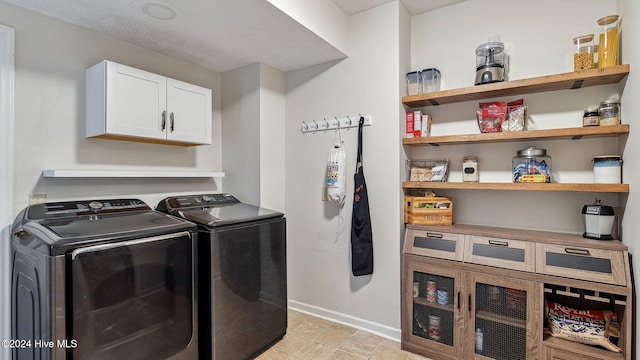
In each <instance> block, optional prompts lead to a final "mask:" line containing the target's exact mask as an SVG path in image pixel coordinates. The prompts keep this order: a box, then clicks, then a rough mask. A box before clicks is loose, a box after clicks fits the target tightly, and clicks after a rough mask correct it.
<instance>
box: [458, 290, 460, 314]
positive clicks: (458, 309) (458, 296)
mask: <svg viewBox="0 0 640 360" xmlns="http://www.w3.org/2000/svg"><path fill="white" fill-rule="evenodd" d="M458 310H460V291H458Z"/></svg>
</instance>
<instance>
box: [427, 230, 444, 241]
mask: <svg viewBox="0 0 640 360" xmlns="http://www.w3.org/2000/svg"><path fill="white" fill-rule="evenodd" d="M427 237H430V238H434V239H442V234H436V233H430V232H428V233H427Z"/></svg>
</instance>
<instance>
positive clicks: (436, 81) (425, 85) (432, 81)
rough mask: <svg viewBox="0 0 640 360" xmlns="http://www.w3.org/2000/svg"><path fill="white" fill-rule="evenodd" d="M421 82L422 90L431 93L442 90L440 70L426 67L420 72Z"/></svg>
mask: <svg viewBox="0 0 640 360" xmlns="http://www.w3.org/2000/svg"><path fill="white" fill-rule="evenodd" d="M420 82H421V83H422V92H423V93H430V92H435V91H440V70H438V69H434V68H431V69H424V70H422V71H421V72H420Z"/></svg>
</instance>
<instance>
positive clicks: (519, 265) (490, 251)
mask: <svg viewBox="0 0 640 360" xmlns="http://www.w3.org/2000/svg"><path fill="white" fill-rule="evenodd" d="M535 245H536V244H535V243H533V242H530V241H518V240H511V239H499V238H489V237H485V236H474V235H467V237H466V240H465V249H464V261H465V262H469V263H474V264H480V265H488V266H497V267H501V268H507V269H514V270H522V271H528V272H534V271H535V270H536V263H535V252H536V251H535Z"/></svg>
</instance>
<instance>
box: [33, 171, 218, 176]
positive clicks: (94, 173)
mask: <svg viewBox="0 0 640 360" xmlns="http://www.w3.org/2000/svg"><path fill="white" fill-rule="evenodd" d="M224 175H225V174H224V172H212V171H207V172H205V171H176V170H172V171H130V170H56V169H53V170H43V171H42V176H43V177H47V178H222V177H224Z"/></svg>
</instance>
